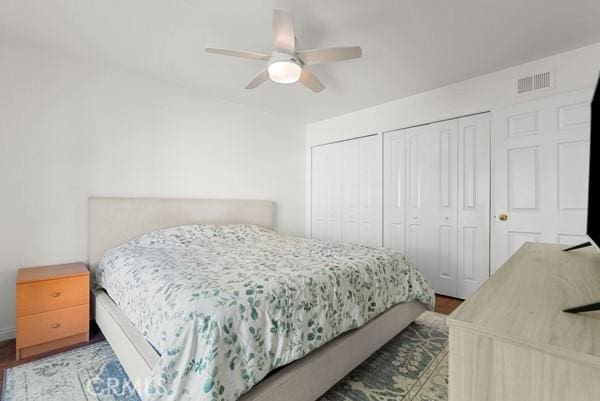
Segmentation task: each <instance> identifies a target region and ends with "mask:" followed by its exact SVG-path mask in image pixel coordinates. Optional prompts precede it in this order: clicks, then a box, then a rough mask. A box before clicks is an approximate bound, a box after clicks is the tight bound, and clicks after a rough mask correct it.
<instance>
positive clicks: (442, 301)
mask: <svg viewBox="0 0 600 401" xmlns="http://www.w3.org/2000/svg"><path fill="white" fill-rule="evenodd" d="M461 303H462V300H461V299H456V298H451V297H446V296H443V295H436V305H435V311H436V312H438V313H443V314H445V315H448V314H450V313H451V312H452V311H453V310H454V309H456V308H457V307H458V305H460V304H461ZM102 340H104V336H103V335H102V332H100V329H98V326H96V325H95V324H94V323H92V327H91V328H90V343H95V342H98V341H102ZM79 346H81V345H74V346H72V347H69V348H66V349H62V350H59V351H54V352H49V353H46V354H41V355H38V356H34V357H31V358H26V359H23V360H21V361H19V362H16V361H15V340H8V341H2V342H0V389H1V388H2V381H3V379H4V369H6V368H12V367H14V366H17V365H20V364H22V363H27V362H31V361H35V360H37V359H41V358H44V357H46V356H50V355H53V354H57V353H60V352H64V351H67V350H69V349H73V348H77V347H79ZM0 397H2V394H0Z"/></svg>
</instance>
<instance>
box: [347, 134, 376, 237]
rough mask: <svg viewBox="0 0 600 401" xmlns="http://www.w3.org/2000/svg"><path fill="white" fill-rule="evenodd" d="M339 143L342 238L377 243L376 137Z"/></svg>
mask: <svg viewBox="0 0 600 401" xmlns="http://www.w3.org/2000/svg"><path fill="white" fill-rule="evenodd" d="M341 144H342V241H343V242H348V243H355V244H362V245H372V246H381V220H382V217H381V178H380V177H381V142H380V139H379V137H378V136H376V135H373V136H368V137H364V138H359V139H353V140H349V141H344V142H342V143H341Z"/></svg>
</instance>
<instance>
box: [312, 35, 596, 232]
mask: <svg viewBox="0 0 600 401" xmlns="http://www.w3.org/2000/svg"><path fill="white" fill-rule="evenodd" d="M548 70H552V71H554V72H555V78H556V87H555V88H554V89H553V90H546V91H540V92H538V93H536V94H530V95H525V96H517V95H516V79H517V78H520V77H523V76H527V75H530V74H535V73H538V72H544V71H548ZM599 71H600V43H598V44H595V45H592V46H587V47H584V48H581V49H577V50H573V51H569V52H566V53H561V54H558V55H555V56H552V57H548V58H545V59H541V60H537V61H534V62H531V63H527V64H521V65H519V66H516V67H512V68H508V69H505V70H502V71H498V72H494V73H491V74H487V75H483V76H480V77H476V78H473V79H469V80H467V81H462V82H459V83H456V84H452V85H449V86H445V87H442V88H438V89H435V90H432V91H429V92H424V93H421V94H418V95H415V96H410V97H407V98H403V99H399V100H394V101H392V102H388V103H384V104H381V105H378V106H374V107H370V108H367V109H363V110H359V111H356V112H353V113H349V114H345V115H342V116H339V117H335V118H331V119H328V120H324V121H319V122H316V123H312V124H308V125H307V126H306V175H307V180H306V188H307V190H306V202H307V203H306V204H307V207H306V210H307V216H306V232H307V235H310V199H311V191H310V188H311V187H310V185H311V183H310V163H311V158H310V154H311V151H310V150H311V147H312V146H315V145H319V144H324V143H328V142H334V141H339V140H344V139H350V138H355V137H359V136H363V135H367V134H374V133H383V132H386V131H390V130H394V129H399V128H406V127H411V126H414V125H419V124H424V123H429V122H434V121H438V120H443V119H447V118H454V117H459V116H464V115H468V114H472V113H478V112H483V111H492V113H493V112H494V110H495V109H498V108H501V107H505V106H508V105H512V104H517V103H521V102H527V101H530V100H532V99H535V98H540V97H546V96H551V95H553V94H556V93H560V92H568V91H572V90H577V89H581V88H586V87H592V86H594V85H595V84H596V80H597V79H598V73H599ZM406 79H410V77H406ZM493 134H494V133H493V132H492V135H493Z"/></svg>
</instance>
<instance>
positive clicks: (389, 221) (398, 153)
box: [383, 130, 407, 253]
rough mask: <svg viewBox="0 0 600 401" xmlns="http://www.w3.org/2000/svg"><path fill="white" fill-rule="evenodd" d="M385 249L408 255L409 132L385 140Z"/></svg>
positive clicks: (388, 136)
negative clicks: (406, 247) (407, 172)
mask: <svg viewBox="0 0 600 401" xmlns="http://www.w3.org/2000/svg"><path fill="white" fill-rule="evenodd" d="M383 163H384V170H383V196H384V216H383V224H384V234H383V246H384V247H386V248H391V249H395V250H397V251H400V252H403V253H407V252H405V240H404V238H405V231H406V224H405V221H406V205H405V203H406V202H405V199H406V130H398V131H393V132H387V133H385V134H384V137H383Z"/></svg>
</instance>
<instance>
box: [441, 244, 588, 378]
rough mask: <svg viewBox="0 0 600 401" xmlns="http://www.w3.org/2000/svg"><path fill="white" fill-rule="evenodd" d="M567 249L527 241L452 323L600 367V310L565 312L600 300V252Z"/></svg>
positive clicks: (468, 301)
mask: <svg viewBox="0 0 600 401" xmlns="http://www.w3.org/2000/svg"><path fill="white" fill-rule="evenodd" d="M564 248H565V246H564V245H563V246H561V245H556V244H537V243H526V244H525V245H524V246H523V247H522V248H521V249H519V251H517V253H515V254H514V255H513V256H512V257H511V258H510V259H509V260H508V261H507V262H506V263H505V264H504V265H503V266H502V267H501V268H500V269H499V270H498V271H497V272H496V273H495V274H494V275H493V276H492V277H491V278H490V279H489V280H488V281H487V282H486V283H485V284H484V285H483V286H482V287H481V288H480V289H479V290H478V291H477V292H476V293H475V294H474V295H473V296H472V297H471V298H470V299H468V300H467V301H465V302H464V303H463V304H462V305H461V306H460V307H458V308H457V309H456V310H455V311H454V312H453V313H452V314H451V315H450V316H449V317H448V324H449V325H450V326H451V327H453V326H454V327H462V328H467V329H470V330H474V331H477V332H479V333H482V334H485V335H489V336H491V337H495V338H500V339H502V340H505V341H509V342H513V343H521V344H523V345H526V346H530V347H534V348H538V349H541V350H544V351H545V352H553V353H555V354H558V355H560V356H563V357H568V358H575V359H577V360H586V361H588V362H590V361H592V362H593V363H595V364H598V366H600V312H589V313H584V314H579V315H574V314H570V313H564V312H562V310H563V309H565V308H568V307H573V306H579V305H582V304H589V303H592V302H600V253H598V252H596V251H595V250H593V249H591V248H587V249H579V250H575V251H571V252H563V251H562V249H564ZM590 358H591V359H590Z"/></svg>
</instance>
